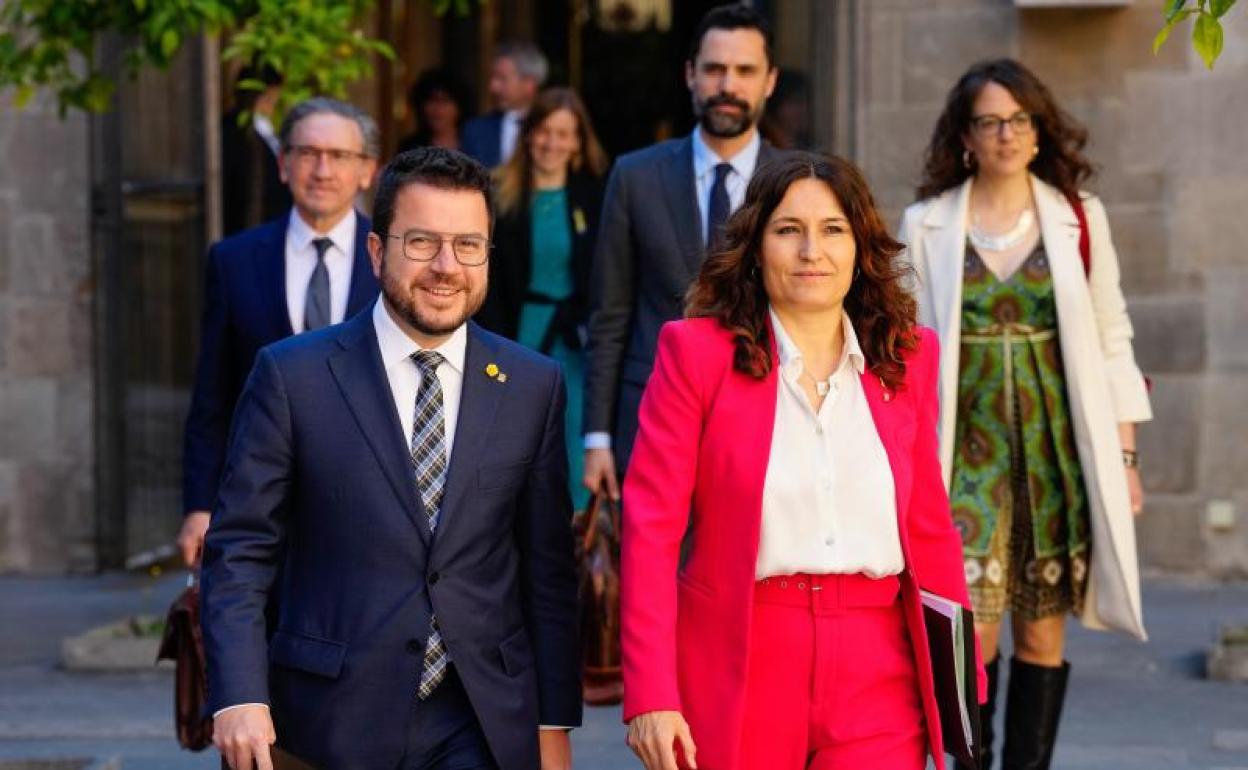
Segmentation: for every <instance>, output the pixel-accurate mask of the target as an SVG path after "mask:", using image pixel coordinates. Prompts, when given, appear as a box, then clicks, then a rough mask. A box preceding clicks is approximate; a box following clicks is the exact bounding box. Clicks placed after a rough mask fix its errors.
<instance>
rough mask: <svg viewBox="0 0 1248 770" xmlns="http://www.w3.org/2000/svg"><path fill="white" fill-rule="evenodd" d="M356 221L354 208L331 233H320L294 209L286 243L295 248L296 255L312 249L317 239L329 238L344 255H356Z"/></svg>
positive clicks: (287, 226) (291, 213)
mask: <svg viewBox="0 0 1248 770" xmlns="http://www.w3.org/2000/svg"><path fill="white" fill-rule="evenodd" d="M356 221H357V215H356V213H355V209H354V208H352V209H351V210H350V211H348V212H347V215H346V216H345V217H343V218H342V219H340V220H338V224H336V225H334V226H333V227H331V228H330V229H329V232H327V233H318V232H317V231H315V230H313V229H312V226H311V225H309V224H308V223H307V222H305V221H304V219H303V217H302V216H301V215H300V214H299V209H297V208H293V207H292V208H291V210H290V223H289V224H287V225H286V241H287V243H290V244H291V245H293V246H294V247H295V252H296V253H300V254H301V253H303V252H304V251H306V250H308V249H309V248H310V247H311V245H312V241H314V240H315V239H317V238H328V239H330V240H331V241H333V242H334V246H335V247H337V248H338V250H339V251H341V252H342V253H343V254H354V253H355V228H356Z"/></svg>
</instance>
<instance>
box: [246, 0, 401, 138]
mask: <svg viewBox="0 0 1248 770" xmlns="http://www.w3.org/2000/svg"><path fill="white" fill-rule="evenodd" d="M370 6H371V2H362V0H353V1H352V2H338V3H327V2H324V1H323V0H320V1H317V0H285V1H284V2H279V1H278V0H260V2H259V4H258V7H257V8H256V9H255V12H254V13H252V14H251V15H250V16H248V17H247V18H245V19H244V20H243V23H242V26H240V27H239V28H238V30H237V31H236V32H235V34H234V35H233V36H232V37H231V39H230V44H229V46H228V47H227V48H226V49H225V51H224V52H223V53H222V57H223V58H225V59H227V60H238V61H243V62H250V63H253V64H256V65H259V66H270V67H272V68H273V69H274V70H276V71H277V72H278V73H280V74H281V75H282V79H283V86H282V93H281V96H280V97H279V100H278V104H277V108H276V113H277V114H276V115H274V120H275V121H280V120H281V115H282V114H283V113H284V112H285V111H286V110H287V109H289V108H290V106H291V105H293V104H295V103H297V102H299V101H301V100H303V99H306V98H308V97H309V96H313V95H316V94H324V95H328V96H336V97H339V98H342V97H345V96H346V95H347V89H348V86H349V85H350V84H351V83H353V82H355V81H356V80H360V79H361V78H364V77H368V76H369V75H371V74H372V72H373V59H374V57H375V56H382V57H385V58H388V59H393V58H394V51H393V50H391V48H390V46H388V45H386V44H385V42H383V41H381V40H375V39H372V38H370V37H369V36H368V35H367V34H365V32H364V30H363V29H362V28H361V23H362V21H363V15H364V12H365V11H367V10H368V8H369V7H370ZM247 85H248V87H255V85H258V84H250V83H249V84H247Z"/></svg>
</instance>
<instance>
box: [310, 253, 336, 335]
mask: <svg viewBox="0 0 1248 770" xmlns="http://www.w3.org/2000/svg"><path fill="white" fill-rule="evenodd" d="M312 245H313V246H315V247H316V267H315V268H313V270H312V277H311V278H309V279H308V295H307V297H308V299H307V304H306V305H305V306H304V309H303V327H304V330H305V331H310V332H314V331H316V330H317V329H324V328H325V327H326V326H329V268H327V267H326V266H325V252H327V251H329V247H330V246H333V245H334V242H333V241H331V240H330V239H328V238H317V239H316V240H314V241H312Z"/></svg>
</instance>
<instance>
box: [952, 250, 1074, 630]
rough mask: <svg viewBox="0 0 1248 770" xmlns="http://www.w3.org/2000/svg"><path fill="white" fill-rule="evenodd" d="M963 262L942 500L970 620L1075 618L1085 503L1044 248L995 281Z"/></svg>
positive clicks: (974, 258)
mask: <svg viewBox="0 0 1248 770" xmlns="http://www.w3.org/2000/svg"><path fill="white" fill-rule="evenodd" d="M965 259H966V262H965V270H964V273H963V283H962V340H961V350H960V356H959V358H960V363H959V367H958V412H957V423H956V428H955V439H954V441H955V443H954V456H953V472H952V478H951V482H950V491H949V496H950V502H951V504H952V507H953V518H954V523H955V524H956V525H957V527H958V529H959V531H960V532H961V534H962V545H963V557H964V565H965V568H966V582H967V585H968V586H969V587H970V591H971V602H972V605H973V606H974V609H975V619H976V620H978V621H985V622H996V621H999V620H1001V617H1002V615H1003V614H1004V612H1005V611H1006V610H1009V611H1010V612H1011V613H1013V615H1014V616H1015V617H1017V618H1020V619H1023V620H1036V619H1039V618H1043V617H1048V616H1052V615H1059V614H1063V613H1065V612H1068V611H1073V612H1075V613H1079V612H1080V611H1081V610H1082V608H1083V600H1084V595H1085V592H1086V588H1087V573H1088V560H1089V555H1090V551H1089V549H1090V543H1089V537H1088V529H1089V523H1088V499H1087V493H1086V490H1085V487H1084V482H1083V472H1082V470H1081V468H1080V466H1079V456H1078V453H1077V450H1076V448H1075V438H1074V432H1073V429H1072V425H1071V417H1070V401H1069V399H1068V397H1067V394H1066V380H1065V375H1064V371H1063V369H1062V354H1061V348H1060V345H1059V343H1058V336H1057V305H1056V302H1055V299H1054V294H1053V281H1052V278H1051V275H1050V272H1049V261H1048V257H1047V256H1046V254H1045V251H1044V244H1043V242H1042V243H1041V244H1040V245H1038V246H1037V247H1036V249H1035V251H1033V252H1032V253H1031V254H1030V255H1029V256H1028V257H1027V260H1026V261H1025V262H1024V263H1023V264H1022V266H1021V267H1019V268H1018V270H1016V271H1015V272H1014V274H1013V275H1012V276H1010V277H1009V279H1008V280H1005V281H1002V280H999V279H998V278H997V276H996V275H995V274H993V272H992V271H991V270H989V269H988V267H987V266H986V265H985V264H984V262H983V261H982V260H981V259H980V257H979V255H978V254H976V253H975V250H974V249H973V248H971V246H970V245H969V244H968V245H967V248H966V257H965Z"/></svg>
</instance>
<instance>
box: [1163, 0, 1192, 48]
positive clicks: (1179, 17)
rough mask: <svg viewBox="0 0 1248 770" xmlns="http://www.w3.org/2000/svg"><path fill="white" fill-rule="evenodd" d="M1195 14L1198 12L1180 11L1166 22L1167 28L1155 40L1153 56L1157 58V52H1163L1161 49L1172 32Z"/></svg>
mask: <svg viewBox="0 0 1248 770" xmlns="http://www.w3.org/2000/svg"><path fill="white" fill-rule="evenodd" d="M1193 13H1196V10H1195V9H1190V8H1189V9H1188V10H1186V11H1179V12H1177V13H1175V14H1174V15H1173V16H1170V17H1169V21H1167V22H1166V26H1164V27H1162V28H1161V31H1160V32H1158V33H1157V37H1155V38H1153V56H1156V55H1157V52H1158V51H1160V50H1161V47H1162V46H1163V45H1165V42H1166V40H1167V39H1168V38H1169V37H1170V32H1171V31H1172V30H1173V29H1174V28H1175V27H1176V26H1178V24H1179V22H1181V21H1183V20H1184V19H1186V18H1187V17H1188V16H1191V15H1192V14H1193Z"/></svg>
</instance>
